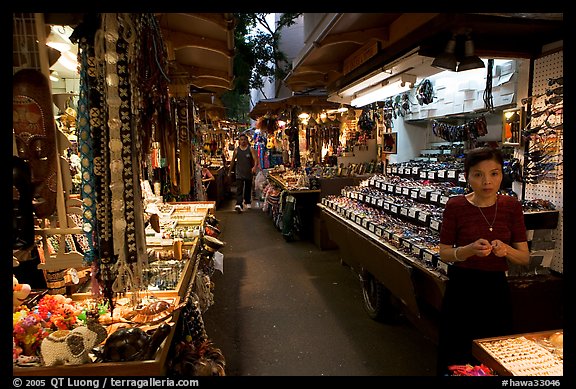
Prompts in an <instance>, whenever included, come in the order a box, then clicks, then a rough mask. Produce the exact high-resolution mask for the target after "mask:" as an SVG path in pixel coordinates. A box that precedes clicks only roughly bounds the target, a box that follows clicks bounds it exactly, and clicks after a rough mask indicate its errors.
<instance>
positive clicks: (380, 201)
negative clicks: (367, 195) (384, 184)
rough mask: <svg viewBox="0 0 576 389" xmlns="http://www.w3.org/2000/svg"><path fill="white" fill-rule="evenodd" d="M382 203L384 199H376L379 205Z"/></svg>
mask: <svg viewBox="0 0 576 389" xmlns="http://www.w3.org/2000/svg"><path fill="white" fill-rule="evenodd" d="M383 203H384V199H382V198H380V199H378V206H379V207H381V206H382V204H383Z"/></svg>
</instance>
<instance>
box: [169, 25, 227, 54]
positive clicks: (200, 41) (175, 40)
mask: <svg viewBox="0 0 576 389" xmlns="http://www.w3.org/2000/svg"><path fill="white" fill-rule="evenodd" d="M162 34H163V35H164V36H165V37H166V39H167V40H170V41H171V42H172V47H173V49H174V50H179V49H183V48H185V47H197V48H200V49H206V50H210V51H214V52H216V53H219V54H222V55H224V56H225V57H226V58H229V59H230V58H232V57H233V56H234V51H233V50H230V49H229V48H228V43H227V42H224V41H220V40H216V39H211V38H206V37H203V36H199V35H194V34H188V33H184V32H180V31H174V30H169V29H166V28H163V29H162Z"/></svg>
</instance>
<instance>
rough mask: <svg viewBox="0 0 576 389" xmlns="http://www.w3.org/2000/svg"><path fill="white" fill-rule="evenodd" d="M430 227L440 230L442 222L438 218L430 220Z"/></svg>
mask: <svg viewBox="0 0 576 389" xmlns="http://www.w3.org/2000/svg"><path fill="white" fill-rule="evenodd" d="M430 228H432V229H433V230H436V231H440V222H439V221H438V220H436V219H432V220H430Z"/></svg>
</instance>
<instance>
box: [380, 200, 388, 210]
mask: <svg viewBox="0 0 576 389" xmlns="http://www.w3.org/2000/svg"><path fill="white" fill-rule="evenodd" d="M382 208H383V209H384V210H385V211H389V210H390V203H389V202H388V201H384V203H383V204H382Z"/></svg>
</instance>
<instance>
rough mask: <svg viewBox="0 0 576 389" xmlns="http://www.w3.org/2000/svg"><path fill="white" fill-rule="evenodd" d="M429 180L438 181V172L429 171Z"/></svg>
mask: <svg viewBox="0 0 576 389" xmlns="http://www.w3.org/2000/svg"><path fill="white" fill-rule="evenodd" d="M428 179H429V180H435V179H436V172H435V171H433V170H432V171H429V172H428Z"/></svg>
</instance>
